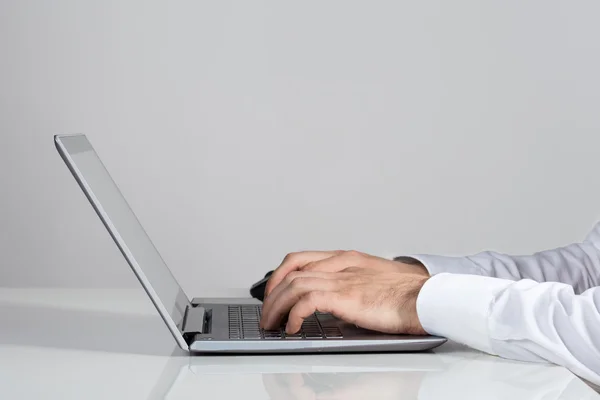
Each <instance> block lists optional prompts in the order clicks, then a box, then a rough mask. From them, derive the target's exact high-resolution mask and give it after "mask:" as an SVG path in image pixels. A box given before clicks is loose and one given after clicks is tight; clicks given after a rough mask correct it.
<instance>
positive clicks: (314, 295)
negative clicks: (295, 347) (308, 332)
mask: <svg viewBox="0 0 600 400" xmlns="http://www.w3.org/2000/svg"><path fill="white" fill-rule="evenodd" d="M344 310H345V311H344ZM349 310H352V304H349V302H348V300H346V299H345V298H344V297H343V296H342V295H340V294H339V293H338V292H326V291H313V292H309V293H307V294H305V295H304V296H303V297H302V298H301V299H300V300H299V301H298V302H297V303H296V305H294V306H293V307H292V309H291V310H290V312H289V316H288V322H287V325H286V327H285V331H286V332H287V333H290V334H293V333H296V332H298V331H299V330H300V327H301V326H302V322H303V321H304V320H305V319H306V318H308V317H309V316H311V315H312V314H313V313H314V312H316V311H319V312H323V313H331V314H334V315H335V316H337V317H339V318H341V319H344V320H346V321H347V322H352V321H351V318H348V317H349V315H347V313H348V311H349Z"/></svg>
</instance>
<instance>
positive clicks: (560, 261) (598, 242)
mask: <svg viewBox="0 0 600 400" xmlns="http://www.w3.org/2000/svg"><path fill="white" fill-rule="evenodd" d="M408 259H414V260H418V261H419V262H421V263H422V264H423V265H424V266H425V268H427V270H428V271H429V274H430V275H436V274H439V273H442V272H451V273H455V274H468V275H481V276H489V277H495V278H502V279H508V280H512V281H517V280H521V279H530V280H533V281H536V282H561V283H565V284H567V285H570V286H572V287H573V290H574V291H575V293H577V294H580V293H583V292H584V291H586V290H588V289H590V288H593V287H596V286H600V223H598V224H596V226H595V227H594V229H593V230H592V231H591V232H590V233H589V234H588V236H587V237H586V239H585V240H584V241H583V242H582V243H575V244H572V245H569V246H566V247H561V248H558V249H553V250H547V251H542V252H539V253H535V254H533V255H530V256H509V255H505V254H501V253H497V252H492V251H486V252H482V253H479V254H475V255H472V256H467V257H445V256H434V255H424V254H419V255H410V256H407V257H398V258H396V260H399V261H406V260H408Z"/></svg>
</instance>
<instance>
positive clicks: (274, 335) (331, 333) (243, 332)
mask: <svg viewBox="0 0 600 400" xmlns="http://www.w3.org/2000/svg"><path fill="white" fill-rule="evenodd" d="M261 311H262V305H260V304H256V305H254V304H253V305H239V306H229V339H234V340H235V339H237V340H242V339H256V340H281V339H283V340H319V339H341V338H342V337H343V336H342V332H340V329H339V328H338V327H337V321H338V319H337V318H336V317H334V316H333V315H331V314H323V313H319V312H316V313H314V314H313V315H311V316H310V317H308V318H307V319H305V320H304V323H303V324H302V328H301V329H300V332H298V333H295V334H293V335H288V334H287V333H285V327H283V326H282V327H281V328H279V329H277V330H264V329H262V328H261V327H260V325H259V323H260V316H261Z"/></svg>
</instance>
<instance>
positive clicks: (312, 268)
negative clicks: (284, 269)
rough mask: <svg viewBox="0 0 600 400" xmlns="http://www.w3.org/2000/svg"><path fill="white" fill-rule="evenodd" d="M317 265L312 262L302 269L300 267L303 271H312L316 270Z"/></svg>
mask: <svg viewBox="0 0 600 400" xmlns="http://www.w3.org/2000/svg"><path fill="white" fill-rule="evenodd" d="M317 265H318V264H317V263H316V262H314V261H311V262H309V263H308V264H306V265H305V266H304V267H302V270H303V271H314V270H315V269H316V268H317Z"/></svg>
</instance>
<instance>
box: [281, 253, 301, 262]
mask: <svg viewBox="0 0 600 400" xmlns="http://www.w3.org/2000/svg"><path fill="white" fill-rule="evenodd" d="M296 257H298V253H288V254H286V255H285V257H283V262H290V261H292V260H294V258H296Z"/></svg>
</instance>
